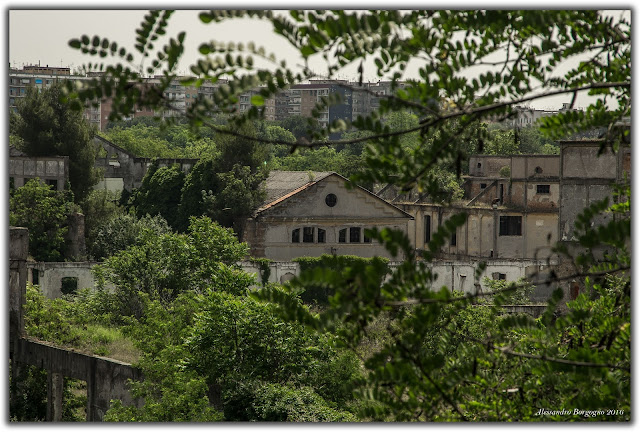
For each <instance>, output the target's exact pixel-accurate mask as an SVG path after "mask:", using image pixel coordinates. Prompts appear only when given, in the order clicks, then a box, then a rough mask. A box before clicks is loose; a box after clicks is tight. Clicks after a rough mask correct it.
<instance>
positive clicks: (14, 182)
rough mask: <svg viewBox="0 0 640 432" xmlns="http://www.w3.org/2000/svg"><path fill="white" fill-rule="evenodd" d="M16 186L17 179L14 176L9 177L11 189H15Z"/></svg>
mask: <svg viewBox="0 0 640 432" xmlns="http://www.w3.org/2000/svg"><path fill="white" fill-rule="evenodd" d="M15 188H16V179H14V178H13V177H9V190H13V189H15Z"/></svg>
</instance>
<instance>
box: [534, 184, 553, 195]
mask: <svg viewBox="0 0 640 432" xmlns="http://www.w3.org/2000/svg"><path fill="white" fill-rule="evenodd" d="M536 193H539V194H548V193H551V185H537V186H536Z"/></svg>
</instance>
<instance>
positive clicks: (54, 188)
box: [47, 179, 58, 190]
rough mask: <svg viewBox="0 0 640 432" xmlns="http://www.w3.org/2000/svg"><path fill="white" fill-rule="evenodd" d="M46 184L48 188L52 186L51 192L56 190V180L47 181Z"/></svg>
mask: <svg viewBox="0 0 640 432" xmlns="http://www.w3.org/2000/svg"><path fill="white" fill-rule="evenodd" d="M47 184H48V185H49V186H53V190H58V180H56V179H48V180H47Z"/></svg>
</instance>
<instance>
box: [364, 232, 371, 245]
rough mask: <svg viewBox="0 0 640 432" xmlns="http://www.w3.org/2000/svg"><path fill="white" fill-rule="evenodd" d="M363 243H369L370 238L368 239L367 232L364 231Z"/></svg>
mask: <svg viewBox="0 0 640 432" xmlns="http://www.w3.org/2000/svg"><path fill="white" fill-rule="evenodd" d="M364 242H365V243H371V237H369V236H368V235H367V231H366V230H365V231H364Z"/></svg>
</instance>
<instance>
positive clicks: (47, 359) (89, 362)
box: [11, 338, 142, 421]
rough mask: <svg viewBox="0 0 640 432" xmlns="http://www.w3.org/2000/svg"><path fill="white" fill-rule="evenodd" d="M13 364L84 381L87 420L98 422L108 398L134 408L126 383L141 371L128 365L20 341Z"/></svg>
mask: <svg viewBox="0 0 640 432" xmlns="http://www.w3.org/2000/svg"><path fill="white" fill-rule="evenodd" d="M11 358H12V360H13V361H15V362H19V363H23V364H28V365H33V366H37V367H39V368H41V369H45V370H47V372H48V373H50V374H51V373H53V374H60V375H62V376H65V377H69V378H75V379H80V380H83V381H86V382H87V421H101V420H102V418H103V417H104V414H105V413H106V412H107V410H108V409H109V406H110V403H111V400H112V399H120V400H121V401H122V403H123V404H124V405H138V406H139V404H140V403H141V401H136V400H134V399H133V398H132V397H131V394H130V392H129V384H128V380H129V379H132V380H136V381H139V380H141V379H142V372H141V371H140V370H139V369H137V368H134V367H133V366H131V365H130V364H128V363H123V362H120V361H117V360H113V359H109V358H105V357H98V356H92V355H87V354H82V353H78V352H74V351H72V350H68V349H64V348H58V347H56V346H53V345H51V344H47V343H45V342H40V341H35V340H29V339H25V338H23V339H20V340H19V341H18V343H17V344H15V346H14V349H13V352H12V357H11Z"/></svg>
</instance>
